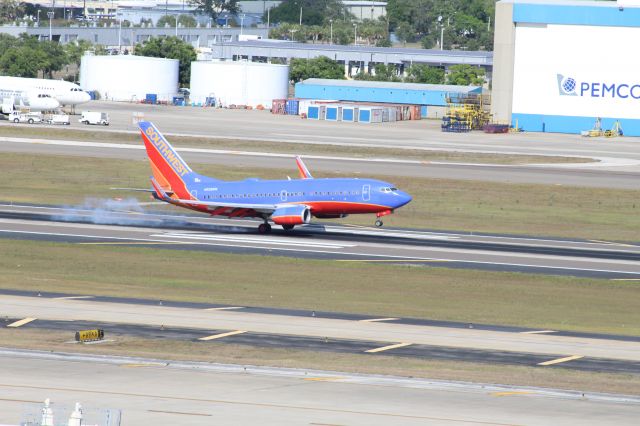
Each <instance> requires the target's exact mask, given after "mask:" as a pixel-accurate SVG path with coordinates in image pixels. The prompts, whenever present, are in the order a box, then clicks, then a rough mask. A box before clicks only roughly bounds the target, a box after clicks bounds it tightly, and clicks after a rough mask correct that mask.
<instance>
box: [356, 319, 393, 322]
mask: <svg viewBox="0 0 640 426" xmlns="http://www.w3.org/2000/svg"><path fill="white" fill-rule="evenodd" d="M399 319H400V318H371V319H364V320H360V322H381V321H397V320H399Z"/></svg>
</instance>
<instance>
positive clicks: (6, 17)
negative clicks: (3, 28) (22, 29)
mask: <svg viewBox="0 0 640 426" xmlns="http://www.w3.org/2000/svg"><path fill="white" fill-rule="evenodd" d="M23 15H24V6H23V4H22V3H21V2H19V1H18V0H0V22H12V21H15V20H16V19H18V18H20V17H22V16H23Z"/></svg>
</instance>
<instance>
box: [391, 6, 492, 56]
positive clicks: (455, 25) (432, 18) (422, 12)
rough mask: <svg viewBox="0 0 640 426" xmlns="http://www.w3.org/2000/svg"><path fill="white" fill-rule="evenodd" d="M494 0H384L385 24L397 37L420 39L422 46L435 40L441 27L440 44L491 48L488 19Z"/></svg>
mask: <svg viewBox="0 0 640 426" xmlns="http://www.w3.org/2000/svg"><path fill="white" fill-rule="evenodd" d="M494 12H495V1H494V0H388V3H387V16H388V19H389V25H390V27H391V29H392V30H393V31H395V33H396V35H397V36H398V38H400V39H401V40H403V41H404V40H412V39H411V38H410V37H409V36H410V35H411V34H414V38H413V39H420V40H421V42H422V45H423V46H424V47H425V48H433V47H436V46H437V45H438V44H439V40H440V34H441V31H442V30H444V48H446V49H451V48H456V49H469V50H477V49H487V50H491V49H492V48H493V42H492V40H493V29H492V27H491V26H490V25H489V21H490V20H491V17H492V16H493V15H494Z"/></svg>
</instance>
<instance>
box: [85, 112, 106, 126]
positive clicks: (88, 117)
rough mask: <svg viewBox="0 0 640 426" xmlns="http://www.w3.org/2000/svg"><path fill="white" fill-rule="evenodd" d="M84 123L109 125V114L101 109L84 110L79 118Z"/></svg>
mask: <svg viewBox="0 0 640 426" xmlns="http://www.w3.org/2000/svg"><path fill="white" fill-rule="evenodd" d="M78 121H79V122H80V123H83V124H102V125H103V126H108V125H109V114H107V113H106V112H99V111H82V115H81V116H80V118H79V119H78Z"/></svg>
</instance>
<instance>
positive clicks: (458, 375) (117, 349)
mask: <svg viewBox="0 0 640 426" xmlns="http://www.w3.org/2000/svg"><path fill="white" fill-rule="evenodd" d="M108 338H110V339H114V340H115V342H113V343H105V344H101V345H70V344H67V343H64V342H67V341H70V340H73V335H72V333H65V332H56V331H50V330H39V329H15V330H9V329H1V328H0V346H3V347H13V348H27V349H40V350H47V351H64V352H80V353H91V354H107V355H121V356H141V357H150V358H159V359H168V360H181V361H203V362H215V363H233V364H245V365H266V366H274V367H290V368H308V369H320V370H332V371H344V372H352V373H370V374H388V375H396V376H411V377H421V378H428V379H440V380H459V381H469V382H480V383H500V384H506V385H516V386H540V387H551V388H556V389H571V390H581V391H591V392H607V393H621V394H630V395H640V377H639V376H637V375H632V374H611V373H596V372H583V371H575V370H570V369H563V368H553V369H548V368H540V367H521V366H509V365H495V364H481V363H471V362H458V361H455V362H453V361H435V360H421V359H411V358H403V357H393V356H377V355H358V354H344V353H332V352H312V351H303V350H290V349H273V348H256V347H252V346H245V345H233V344H227V343H222V342H216V343H202V342H190V341H175V340H152V339H141V338H137V337H131V336H126V335H125V336H122V335H109V336H108Z"/></svg>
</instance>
